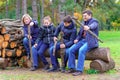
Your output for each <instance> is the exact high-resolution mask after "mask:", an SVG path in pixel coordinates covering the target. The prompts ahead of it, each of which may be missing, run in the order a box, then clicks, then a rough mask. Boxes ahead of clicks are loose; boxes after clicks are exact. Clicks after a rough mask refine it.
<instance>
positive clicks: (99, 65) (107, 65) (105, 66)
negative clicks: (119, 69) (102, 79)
mask: <svg viewBox="0 0 120 80" xmlns="http://www.w3.org/2000/svg"><path fill="white" fill-rule="evenodd" d="M114 67H115V62H114V60H113V59H110V61H109V62H104V61H102V60H99V59H97V60H94V61H92V62H91V63H90V68H91V69H95V70H98V71H99V72H105V71H108V70H110V69H113V68H114Z"/></svg>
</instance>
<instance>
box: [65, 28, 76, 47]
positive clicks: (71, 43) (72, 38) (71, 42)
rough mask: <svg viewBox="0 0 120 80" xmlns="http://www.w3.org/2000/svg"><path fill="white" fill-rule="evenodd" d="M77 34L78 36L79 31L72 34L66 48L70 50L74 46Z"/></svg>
mask: <svg viewBox="0 0 120 80" xmlns="http://www.w3.org/2000/svg"><path fill="white" fill-rule="evenodd" d="M76 34H77V30H76V29H74V30H73V32H72V34H71V36H70V41H69V42H67V43H65V46H66V48H68V47H70V46H71V45H73V43H74V40H75V38H76Z"/></svg>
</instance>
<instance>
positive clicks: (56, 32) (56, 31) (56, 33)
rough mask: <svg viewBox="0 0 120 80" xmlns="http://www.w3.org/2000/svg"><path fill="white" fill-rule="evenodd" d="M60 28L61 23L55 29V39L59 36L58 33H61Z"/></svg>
mask: <svg viewBox="0 0 120 80" xmlns="http://www.w3.org/2000/svg"><path fill="white" fill-rule="evenodd" d="M61 27H62V23H60V24H59V25H58V27H57V28H56V30H55V33H54V36H55V37H58V35H59V33H60V31H61Z"/></svg>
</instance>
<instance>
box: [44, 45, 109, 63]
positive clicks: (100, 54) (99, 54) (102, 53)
mask: <svg viewBox="0 0 120 80" xmlns="http://www.w3.org/2000/svg"><path fill="white" fill-rule="evenodd" d="M45 56H46V57H49V53H48V51H46V52H45ZM56 56H57V57H58V58H60V51H57V53H56ZM76 58H77V55H76ZM96 59H101V60H103V61H106V62H109V61H110V50H109V48H102V47H101V48H96V49H93V50H91V51H90V52H88V53H87V55H86V60H96Z"/></svg>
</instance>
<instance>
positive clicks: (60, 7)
mask: <svg viewBox="0 0 120 80" xmlns="http://www.w3.org/2000/svg"><path fill="white" fill-rule="evenodd" d="M64 2H65V0H60V4H59V5H58V6H59V15H60V21H59V22H61V21H62V20H63V18H64V17H65V11H61V10H62V4H63V3H64Z"/></svg>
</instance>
